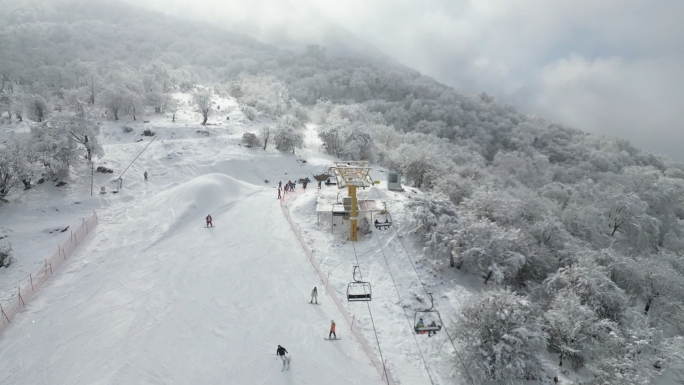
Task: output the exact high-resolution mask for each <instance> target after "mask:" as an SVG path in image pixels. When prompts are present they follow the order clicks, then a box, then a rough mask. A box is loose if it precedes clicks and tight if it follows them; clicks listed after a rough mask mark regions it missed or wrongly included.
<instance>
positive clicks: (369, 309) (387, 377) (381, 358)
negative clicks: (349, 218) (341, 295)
mask: <svg viewBox="0 0 684 385" xmlns="http://www.w3.org/2000/svg"><path fill="white" fill-rule="evenodd" d="M351 244H352V249H353V250H354V258H356V265H357V266H359V276H361V280H362V281H363V273H362V272H361V264H360V263H359V256H358V255H357V254H356V246H354V242H352V243H351ZM363 292H364V293H366V287H365V286H364V287H363ZM366 305H367V306H368V314H369V315H370V319H371V325H372V326H373V334H375V343H377V344H378V351H379V352H380V362H382V370H383V371H385V379H386V380H387V385H389V376H388V375H387V367H386V366H385V359H384V358H383V356H382V349H381V348H380V338H378V330H377V329H375V321H374V320H373V312H372V311H371V307H370V301H366Z"/></svg>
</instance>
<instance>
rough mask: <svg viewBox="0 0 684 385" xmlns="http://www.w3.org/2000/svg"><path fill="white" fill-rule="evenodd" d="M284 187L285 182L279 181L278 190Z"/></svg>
mask: <svg viewBox="0 0 684 385" xmlns="http://www.w3.org/2000/svg"><path fill="white" fill-rule="evenodd" d="M282 187H283V182H282V181H278V190H280V189H281V188H282Z"/></svg>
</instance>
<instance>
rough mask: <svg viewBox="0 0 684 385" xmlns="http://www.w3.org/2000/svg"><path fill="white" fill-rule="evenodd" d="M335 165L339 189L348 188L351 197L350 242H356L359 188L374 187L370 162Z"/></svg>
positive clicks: (338, 163)
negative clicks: (357, 191)
mask: <svg viewBox="0 0 684 385" xmlns="http://www.w3.org/2000/svg"><path fill="white" fill-rule="evenodd" d="M333 163H334V164H335V177H336V178H337V188H340V189H341V188H344V187H347V194H348V195H349V196H350V197H351V205H350V206H351V208H350V211H349V214H350V215H349V240H350V241H353V242H356V239H357V228H356V219H357V217H356V215H357V205H358V203H357V200H356V188H357V187H364V188H365V187H370V186H372V185H373V179H372V178H371V177H370V174H369V173H370V170H371V167H370V162H368V161H366V160H361V161H345V162H333Z"/></svg>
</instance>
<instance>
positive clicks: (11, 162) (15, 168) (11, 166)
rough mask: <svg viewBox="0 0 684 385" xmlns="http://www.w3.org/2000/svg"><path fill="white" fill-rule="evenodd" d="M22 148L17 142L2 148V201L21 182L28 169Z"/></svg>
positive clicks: (0, 170) (0, 149)
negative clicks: (24, 172)
mask: <svg viewBox="0 0 684 385" xmlns="http://www.w3.org/2000/svg"><path fill="white" fill-rule="evenodd" d="M21 151H22V150H21V148H20V145H19V143H18V142H17V141H16V140H9V141H8V142H7V144H6V145H5V147H4V148H2V147H0V201H3V200H4V198H5V197H6V196H7V195H8V194H9V193H10V191H11V190H12V189H13V188H14V187H15V186H16V185H17V184H18V183H19V181H21V179H22V173H23V171H24V169H25V168H26V165H25V159H23V158H22V155H21Z"/></svg>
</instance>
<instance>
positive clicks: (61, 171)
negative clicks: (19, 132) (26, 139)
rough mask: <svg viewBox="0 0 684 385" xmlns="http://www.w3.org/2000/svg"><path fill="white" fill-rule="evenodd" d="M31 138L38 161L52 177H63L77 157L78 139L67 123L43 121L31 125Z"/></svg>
mask: <svg viewBox="0 0 684 385" xmlns="http://www.w3.org/2000/svg"><path fill="white" fill-rule="evenodd" d="M31 140H32V142H33V148H34V150H35V152H36V156H37V158H38V161H39V162H40V163H41V164H42V165H43V167H45V170H46V171H47V173H48V176H49V177H50V178H57V179H63V178H65V177H66V176H67V175H68V174H69V167H70V166H71V164H72V162H73V161H74V160H75V159H76V156H77V154H76V151H75V150H76V144H77V143H76V141H75V140H74V139H73V136H72V135H71V134H70V133H69V126H68V125H66V124H52V122H43V123H41V124H34V125H32V126H31Z"/></svg>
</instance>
